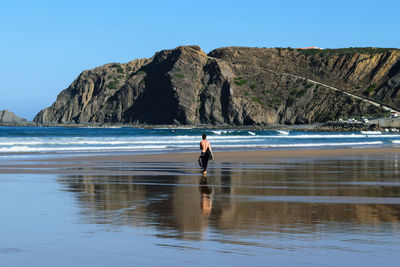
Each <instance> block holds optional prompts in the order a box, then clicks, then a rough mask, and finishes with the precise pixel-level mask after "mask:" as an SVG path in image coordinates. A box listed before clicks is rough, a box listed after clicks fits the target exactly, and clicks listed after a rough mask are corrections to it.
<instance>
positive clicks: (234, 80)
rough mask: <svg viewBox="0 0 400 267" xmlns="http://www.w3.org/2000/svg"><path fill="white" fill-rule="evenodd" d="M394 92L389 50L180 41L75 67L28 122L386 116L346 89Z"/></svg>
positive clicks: (395, 104) (399, 77) (399, 83)
mask: <svg viewBox="0 0 400 267" xmlns="http://www.w3.org/2000/svg"><path fill="white" fill-rule="evenodd" d="M332 87H335V90H333V89H332ZM399 89H400V51H399V50H396V49H374V48H359V49H327V50H314V49H313V50H300V49H290V48H289V49H283V48H271V49H268V48H244V47H227V48H219V49H216V50H213V51H211V52H210V53H209V54H208V55H207V54H206V53H204V52H203V51H202V50H201V49H200V47H198V46H181V47H178V48H176V49H172V50H163V51H160V52H158V53H156V54H155V55H154V56H153V57H152V58H150V59H137V60H133V61H131V62H128V63H125V64H118V63H113V64H106V65H104V66H101V67H98V68H95V69H92V70H87V71H84V72H82V73H81V74H80V75H79V77H78V78H77V79H76V80H75V81H74V82H73V83H72V84H71V85H70V86H69V87H68V88H67V89H65V90H64V91H62V92H61V93H60V94H59V96H58V97H57V100H56V101H55V102H54V103H53V105H52V106H50V107H48V108H46V109H44V110H42V111H40V112H39V114H37V115H36V117H35V118H34V121H35V122H39V123H51V122H54V123H70V122H75V123H86V122H97V123H141V124H185V125H188V124H213V125H224V124H230V125H265V124H274V123H281V124H301V123H314V122H325V121H328V120H333V119H338V118H339V117H353V116H378V115H380V114H382V113H384V112H385V111H384V110H383V109H382V108H381V107H379V105H378V106H377V105H373V104H371V102H368V101H364V100H363V99H360V98H357V97H353V96H352V95H354V96H359V97H361V98H365V99H370V100H372V101H375V102H376V103H380V104H384V105H387V106H390V107H392V108H395V109H396V108H400V94H399ZM350 94H352V95H350Z"/></svg>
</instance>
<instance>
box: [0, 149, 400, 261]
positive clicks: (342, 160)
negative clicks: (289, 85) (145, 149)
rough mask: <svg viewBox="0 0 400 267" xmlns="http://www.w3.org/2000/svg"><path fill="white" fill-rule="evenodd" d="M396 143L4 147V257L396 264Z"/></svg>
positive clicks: (399, 188)
mask: <svg viewBox="0 0 400 267" xmlns="http://www.w3.org/2000/svg"><path fill="white" fill-rule="evenodd" d="M399 152H400V150H399V149H398V148H374V149H371V148H357V149H321V150H265V151H256V150H254V151H214V154H215V160H214V161H212V162H210V164H209V169H208V175H207V178H204V177H203V176H202V175H201V172H200V168H199V166H198V165H197V157H198V156H199V153H194V152H190V153H165V154H147V155H137V154H136V155H135V154H128V153H125V154H121V153H120V154H118V153H102V154H88V153H85V154H82V153H74V154H13V155H10V157H8V156H6V155H2V161H1V164H0V188H1V189H0V191H1V194H0V201H1V202H2V203H3V205H1V207H0V212H2V214H3V215H4V216H3V217H2V230H1V231H0V240H1V242H0V265H1V266H28V265H27V264H28V263H29V264H30V265H35V266H54V264H55V263H57V264H56V265H57V266H85V265H86V264H87V263H88V262H91V263H93V264H96V266H110V265H115V266H132V265H139V264H140V265H146V266H147V265H159V264H160V262H162V263H163V265H164V266H177V265H181V264H182V263H185V265H204V264H208V263H209V262H210V261H211V262H213V264H218V265H220V266H232V265H233V264H246V265H249V266H277V265H278V266H314V265H317V266H348V265H352V264H355V263H357V264H361V265H363V266H371V265H374V266H375V265H378V266H389V265H395V264H396V263H397V261H398V255H399V253H400V213H399V207H400V193H399V192H400V183H399V181H398V178H397V177H399V175H400V170H399V166H400V164H399V160H400V157H399ZM266 262H267V263H268V264H266Z"/></svg>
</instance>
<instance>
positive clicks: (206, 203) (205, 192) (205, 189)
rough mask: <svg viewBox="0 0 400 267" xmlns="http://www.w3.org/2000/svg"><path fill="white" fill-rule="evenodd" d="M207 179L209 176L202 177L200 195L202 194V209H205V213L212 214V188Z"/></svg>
mask: <svg viewBox="0 0 400 267" xmlns="http://www.w3.org/2000/svg"><path fill="white" fill-rule="evenodd" d="M207 184H208V181H207V177H205V176H204V177H202V178H201V179H200V186H199V191H200V196H201V204H200V207H201V210H202V211H203V214H210V213H211V209H212V191H213V190H212V188H211V187H209V186H208V185H207Z"/></svg>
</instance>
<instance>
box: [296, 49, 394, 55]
mask: <svg viewBox="0 0 400 267" xmlns="http://www.w3.org/2000/svg"><path fill="white" fill-rule="evenodd" d="M390 50H398V49H396V48H378V47H349V48H339V49H329V48H328V49H297V51H298V52H299V53H301V54H304V55H306V56H313V55H320V56H323V57H331V56H335V55H353V54H367V55H371V56H372V55H374V54H378V53H385V52H388V51H390Z"/></svg>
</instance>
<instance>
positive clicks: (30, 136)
mask: <svg viewBox="0 0 400 267" xmlns="http://www.w3.org/2000/svg"><path fill="white" fill-rule="evenodd" d="M202 133H206V134H207V136H208V137H207V139H208V140H209V141H210V142H211V145H212V147H213V148H214V149H220V150H240V149H304V148H328V147H382V146H385V147H396V146H400V134H399V133H386V132H307V131H282V130H232V129H230V130H225V129H207V130H204V129H199V128H191V129H188V128H184V129H183V128H175V129H173V128H154V129H144V128H130V127H121V128H75V127H0V153H17V152H113V151H115V152H123V151H130V152H137V153H146V152H160V151H161V152H162V151H171V150H172V151H182V150H188V151H191V150H196V151H197V150H198V146H199V141H200V140H201V134H202Z"/></svg>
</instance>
